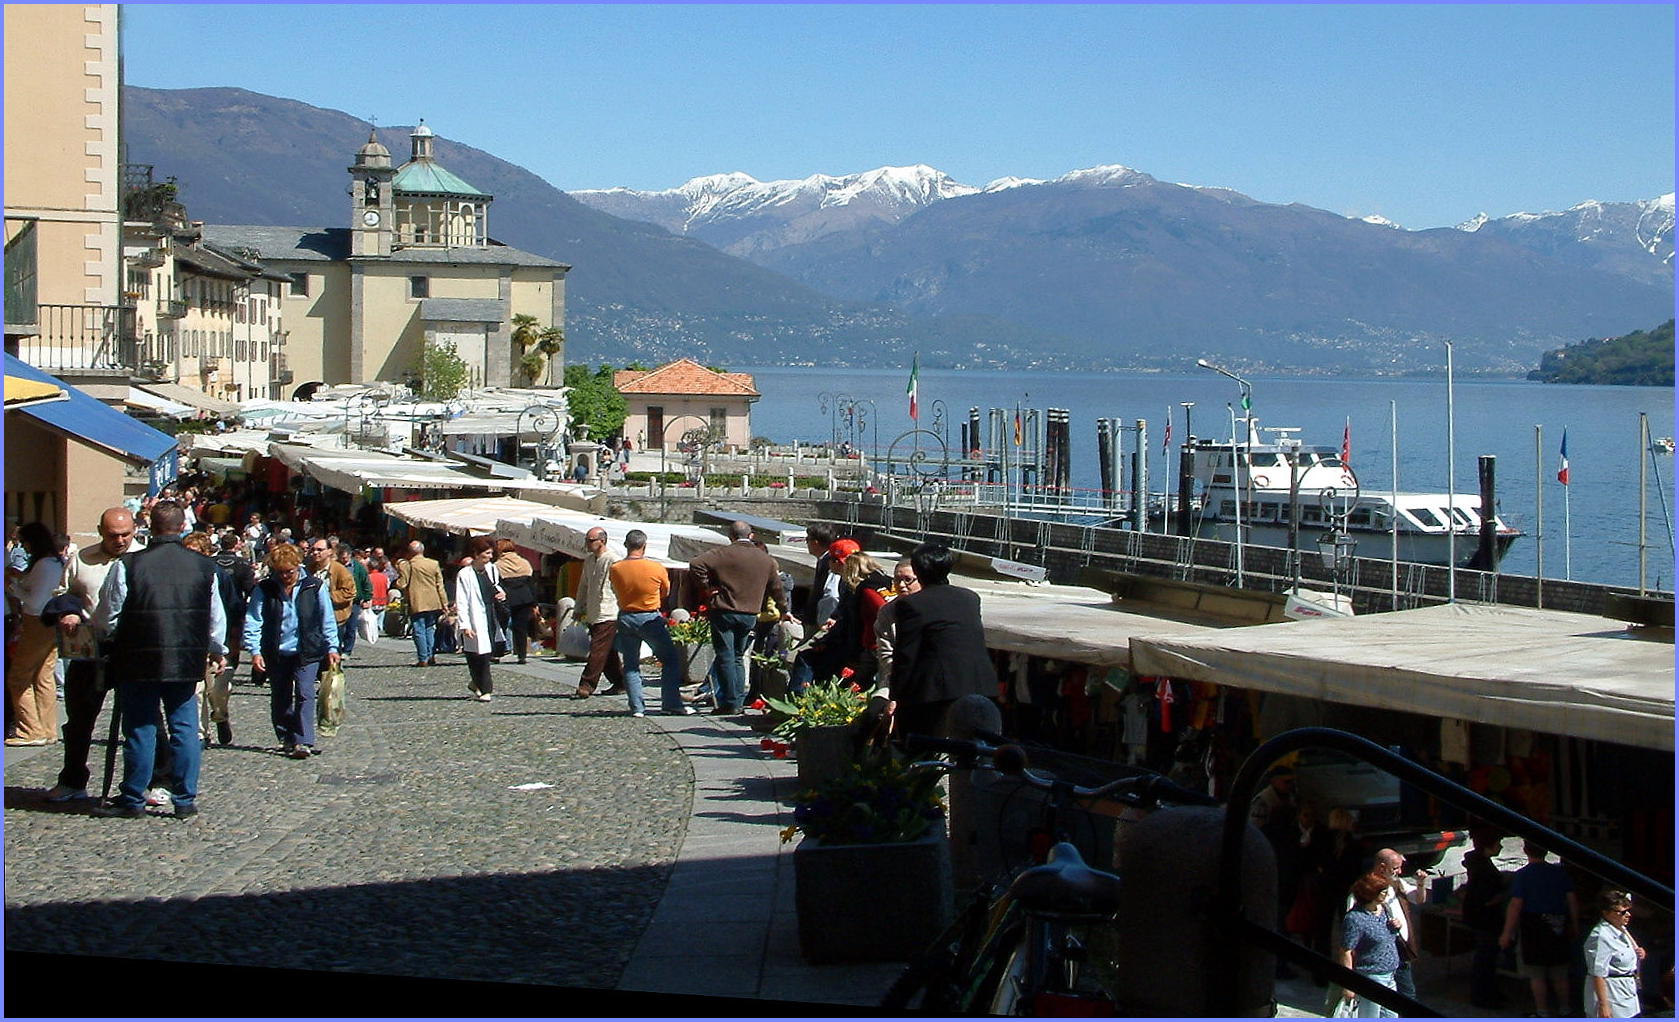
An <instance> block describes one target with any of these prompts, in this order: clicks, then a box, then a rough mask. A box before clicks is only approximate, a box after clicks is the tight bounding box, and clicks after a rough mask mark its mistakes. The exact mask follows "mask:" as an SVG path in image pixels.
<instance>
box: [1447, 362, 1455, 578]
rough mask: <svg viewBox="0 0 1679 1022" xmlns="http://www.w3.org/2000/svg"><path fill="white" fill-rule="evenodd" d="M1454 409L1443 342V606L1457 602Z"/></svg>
mask: <svg viewBox="0 0 1679 1022" xmlns="http://www.w3.org/2000/svg"><path fill="white" fill-rule="evenodd" d="M1456 511H1457V407H1456V405H1455V404H1454V402H1453V397H1452V342H1451V341H1447V342H1446V602H1447V603H1456V602H1457V518H1456Z"/></svg>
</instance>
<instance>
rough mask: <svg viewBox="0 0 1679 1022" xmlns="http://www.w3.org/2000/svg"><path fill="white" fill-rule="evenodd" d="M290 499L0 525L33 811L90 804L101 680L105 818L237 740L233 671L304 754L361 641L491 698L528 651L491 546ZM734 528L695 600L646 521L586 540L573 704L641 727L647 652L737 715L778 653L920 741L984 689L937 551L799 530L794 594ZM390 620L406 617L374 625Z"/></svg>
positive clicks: (671, 674) (957, 596)
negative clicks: (806, 574)
mask: <svg viewBox="0 0 1679 1022" xmlns="http://www.w3.org/2000/svg"><path fill="white" fill-rule="evenodd" d="M295 496H296V495H295V494H283V495H281V496H280V497H278V498H274V499H270V498H267V497H265V496H264V495H263V494H262V493H261V492H260V491H259V490H258V488H257V487H255V486H254V485H253V486H247V487H244V488H240V487H235V486H223V487H218V488H203V489H200V488H198V487H194V486H182V487H180V488H178V489H174V490H166V491H164V492H163V493H162V494H160V495H159V496H158V497H156V498H149V499H147V500H145V501H139V502H131V503H130V504H129V505H126V506H120V507H112V508H108V509H106V510H105V511H104V512H103V513H102V514H101V515H100V516H99V518H98V520H97V524H96V529H97V532H98V535H99V540H98V542H95V543H91V544H88V545H86V546H83V547H81V548H80V549H77V548H76V546H75V545H74V544H73V543H72V542H71V540H70V537H68V536H64V535H54V534H53V533H52V532H51V531H50V530H49V529H47V527H46V526H44V525H42V524H41V523H39V522H32V523H29V524H27V525H23V526H21V527H18V526H14V527H13V528H12V529H11V530H9V535H8V544H7V571H8V581H9V583H10V585H9V586H8V611H9V613H8V616H7V624H8V628H7V639H8V645H9V652H10V655H9V656H8V659H7V663H8V671H7V686H6V687H7V701H6V708H7V713H6V725H7V728H6V744H7V745H8V746H41V745H50V744H54V743H57V742H59V741H60V736H59V728H58V707H57V702H58V698H59V695H60V692H59V691H58V687H59V682H60V679H62V689H63V691H62V696H63V699H64V703H65V707H66V709H65V716H66V723H65V725H64V728H63V736H62V743H63V752H64V756H63V764H62V768H61V769H60V771H59V773H58V777H57V781H56V783H55V784H54V785H53V786H52V788H51V789H50V790H49V791H48V792H47V799H48V800H49V801H52V802H70V801H75V800H80V799H86V798H89V793H88V788H89V781H90V769H89V766H88V762H87V760H88V755H89V750H90V748H91V746H92V740H93V728H94V722H95V720H96V718H97V717H98V716H99V713H100V712H101V710H102V709H103V707H104V705H105V693H106V692H107V691H109V690H110V689H113V688H114V689H116V690H117V692H118V696H117V697H116V699H115V701H114V703H113V709H114V720H115V721H116V722H117V724H118V725H119V726H120V735H121V740H122V747H123V750H124V758H123V771H122V782H121V784H120V785H119V787H118V795H117V797H116V800H115V802H114V804H113V805H112V806H110V807H105V808H107V809H109V810H111V811H113V812H115V813H117V814H119V815H126V816H138V815H143V814H144V812H145V809H146V807H148V806H151V807H156V808H163V807H169V806H173V808H174V810H175V812H176V813H177V815H185V816H190V815H193V814H195V813H196V812H197V772H198V767H199V762H200V758H201V755H202V750H203V749H205V748H208V747H210V746H211V745H212V742H215V743H219V744H220V745H223V746H227V745H231V744H232V743H233V741H234V737H235V735H234V730H235V723H236V722H235V721H234V720H233V719H232V715H231V712H230V703H231V699H230V696H231V692H232V680H233V678H234V672H235V671H237V670H238V669H239V668H240V666H241V663H242V661H243V662H245V663H247V664H248V668H249V673H248V676H247V677H248V681H249V683H250V684H253V685H256V686H266V687H267V689H268V696H269V714H268V716H269V721H268V723H269V726H270V728H271V729H272V731H273V733H274V736H275V740H276V743H277V744H276V747H275V748H274V750H273V751H274V752H275V753H276V754H278V755H280V756H284V757H287V758H292V759H300V760H307V759H309V758H310V757H312V756H315V755H319V754H320V753H321V752H322V748H321V745H320V742H319V735H318V730H317V726H316V724H317V718H318V717H319V715H320V712H321V711H320V708H319V707H318V706H317V701H318V697H319V693H320V691H321V686H322V683H323V680H325V679H327V678H328V677H330V676H331V674H332V672H333V671H335V670H337V669H339V666H340V662H341V661H342V660H343V659H344V658H346V657H350V656H352V655H353V654H354V652H355V649H356V644H357V641H358V638H360V639H361V641H364V642H365V641H367V640H368V639H377V638H378V637H379V636H383V635H386V634H387V633H396V634H406V635H408V636H411V638H412V642H413V645H414V660H413V661H412V667H414V668H428V667H436V666H438V663H439V661H438V654H439V653H452V652H459V653H461V654H462V655H463V657H464V659H465V661H466V667H467V677H466V679H465V680H466V690H467V695H468V697H469V698H470V699H472V700H474V701H477V702H490V701H491V700H492V699H493V698H494V694H495V688H496V685H495V677H494V673H493V671H492V665H493V664H495V663H497V662H500V661H501V660H502V658H504V657H507V658H516V660H517V662H518V663H521V664H523V663H526V662H527V660H528V658H529V656H530V647H531V645H532V643H533V642H534V641H536V637H537V632H538V629H539V627H540V626H541V625H543V624H551V623H552V622H545V621H544V619H543V617H542V615H541V614H540V613H539V610H538V607H539V604H540V603H541V602H542V601H541V592H540V587H539V585H538V581H537V578H536V570H535V568H534V567H533V565H532V564H531V563H530V561H528V560H527V559H526V558H525V557H523V556H522V555H520V553H519V552H518V550H517V548H516V546H515V544H514V543H513V542H512V541H510V540H508V539H506V538H496V537H489V536H478V537H471V538H468V539H466V540H464V541H458V542H457V541H454V540H445V541H444V543H436V544H435V545H434V546H433V547H430V548H428V546H427V545H426V543H425V542H424V541H422V540H419V539H415V540H412V541H409V542H407V543H404V544H402V545H400V546H399V547H397V548H395V549H393V550H392V552H391V554H390V555H389V556H387V554H386V551H385V549H384V548H383V547H381V546H378V545H375V544H372V543H366V542H363V543H361V544H357V543H354V542H351V541H350V539H349V538H348V537H340V536H339V535H337V534H335V533H333V532H329V531H326V530H327V529H328V528H329V527H332V526H341V527H344V528H345V529H346V531H348V530H350V529H353V528H355V525H356V523H353V522H346V521H343V520H342V519H335V518H333V516H332V515H331V514H330V512H325V511H324V510H323V509H319V508H314V507H312V506H310V505H309V504H308V503H307V502H305V501H298V500H296V499H295ZM291 514H295V515H296V518H295V519H294V518H292V517H289V515H291ZM361 524H362V525H364V526H365V525H368V524H376V523H366V522H363V523H361ZM373 535H376V533H369V532H366V531H362V532H360V533H359V536H358V538H361V539H363V540H366V539H367V538H369V537H370V536H373ZM728 538H729V543H728V544H727V545H725V546H721V547H719V548H717V549H715V550H713V551H711V552H709V553H707V554H705V555H702V556H700V557H697V558H695V559H694V560H693V562H692V563H691V564H690V565H689V566H688V567H689V570H688V572H687V580H688V585H689V589H688V590H687V591H686V592H681V593H677V592H673V591H672V582H671V576H670V573H669V572H667V571H666V569H665V568H664V566H663V565H662V564H661V563H660V562H659V561H657V560H655V559H653V558H650V557H648V556H647V542H646V536H645V534H643V533H642V532H641V531H640V530H636V529H630V530H628V531H627V532H626V533H625V534H624V535H622V536H620V537H612V536H609V535H608V532H607V530H606V529H605V528H596V529H593V530H591V531H590V532H589V533H588V536H587V546H588V555H587V556H586V557H585V558H584V559H583V564H582V566H581V567H582V570H581V578H580V582H579V585H578V588H577V593H576V597H575V599H574V600H572V599H562V600H560V601H559V606H560V607H562V608H565V607H569V608H570V610H571V611H572V613H574V615H575V617H574V620H575V622H576V623H577V624H579V625H582V626H583V627H584V628H586V629H587V633H588V657H587V661H586V663H585V665H584V668H583V672H582V677H581V678H580V680H579V683H578V685H577V687H576V689H575V691H574V692H573V697H574V698H577V699H587V698H590V697H592V696H597V695H599V696H607V695H614V694H619V693H622V694H623V695H624V696H625V697H626V701H627V704H628V705H627V712H628V714H629V715H630V716H632V717H641V716H645V715H646V714H647V712H649V711H648V706H647V702H646V699H645V696H644V690H643V686H642V677H641V649H642V647H643V646H645V647H646V649H647V650H648V651H650V652H651V654H652V657H653V658H654V659H655V660H656V661H657V662H658V664H659V678H658V686H659V701H658V711H659V712H663V713H668V714H677V715H688V714H693V713H696V712H698V709H697V708H698V707H699V706H703V705H706V704H707V703H709V704H710V705H711V706H712V712H713V713H715V714H719V715H732V714H739V713H741V712H743V710H744V709H745V708H746V707H747V706H748V705H749V704H750V703H751V702H752V701H753V700H754V699H755V698H756V696H757V695H758V692H757V691H756V686H755V683H754V678H755V672H753V671H750V670H748V655H749V653H751V652H753V651H761V650H766V649H775V648H777V647H779V648H782V649H785V650H787V651H788V652H787V655H788V656H789V657H790V658H791V659H792V661H793V662H792V665H791V686H792V688H793V690H794V691H795V692H797V691H799V690H802V689H803V687H805V686H807V685H808V684H810V683H811V682H812V681H813V680H815V679H818V678H821V679H830V678H839V677H842V676H843V677H845V678H848V679H850V681H851V683H853V684H857V685H858V686H859V688H860V689H863V690H866V691H871V690H872V691H871V694H872V695H873V699H872V700H871V701H870V703H869V715H870V717H871V719H872V720H874V721H878V720H880V719H882V718H884V717H886V716H889V715H894V714H895V715H896V716H897V718H898V719H899V721H900V722H901V725H902V728H901V729H907V730H917V731H931V730H936V729H937V727H938V722H939V716H940V714H941V713H942V711H943V710H944V708H945V707H947V706H948V705H949V704H950V703H951V702H953V701H954V700H955V699H956V698H958V697H959V696H961V695H965V694H967V693H969V692H979V693H981V694H984V695H988V696H990V695H994V694H995V673H994V671H993V669H992V667H991V665H990V662H989V659H988V656H987V653H986V649H985V644H984V633H983V629H982V627H981V624H980V618H979V600H978V597H977V596H975V595H974V594H973V593H971V592H969V591H967V590H964V589H959V588H957V587H955V586H951V585H949V584H948V576H949V573H950V567H951V563H952V558H951V554H950V551H949V550H948V549H946V548H944V547H942V546H938V545H936V544H929V545H926V546H924V547H922V548H921V549H918V550H917V551H916V552H915V553H914V554H913V555H912V556H911V557H907V558H904V559H903V560H902V561H901V562H899V563H898V564H897V565H896V566H895V567H894V568H893V569H892V572H891V574H888V573H887V571H886V570H885V569H884V568H883V566H882V565H880V564H878V563H877V562H876V561H875V560H874V559H873V558H871V557H870V556H869V555H868V554H866V553H864V552H863V551H862V549H861V547H860V545H859V544H858V543H857V542H856V541H855V540H853V539H850V538H842V537H836V536H834V535H833V534H832V533H831V532H829V531H828V530H827V528H826V527H824V526H821V525H813V526H811V528H810V529H809V532H808V544H809V548H810V551H811V553H812V554H813V555H815V556H816V557H817V566H816V578H815V582H814V584H813V585H812V586H811V588H810V590H809V595H808V597H806V598H804V599H802V600H800V601H799V605H797V606H795V600H794V593H793V587H792V585H791V582H790V579H789V578H788V577H787V576H786V575H784V574H783V573H782V572H781V571H780V568H779V566H778V565H777V564H776V562H775V561H774V559H773V558H771V556H770V555H769V553H768V552H767V550H766V548H765V546H764V544H763V543H762V542H761V541H759V540H757V539H756V537H755V536H754V535H753V533H752V529H751V527H750V526H748V525H747V524H746V523H744V522H735V523H732V524H731V525H730V526H729V529H728ZM445 544H447V546H446V547H445ZM439 558H441V559H439ZM183 580H186V581H183ZM189 582H190V584H188V583H189ZM200 582H202V583H203V584H202V585H200V584H199V583H200ZM200 590H202V591H200ZM160 601H161V602H160ZM682 604H686V605H687V606H690V607H694V608H696V609H695V611H694V613H697V614H700V615H703V616H704V618H705V619H706V620H707V622H708V623H709V625H710V634H711V641H712V646H713V650H714V652H715V654H716V656H715V658H714V661H713V664H714V666H713V669H712V670H711V672H710V673H709V674H708V675H707V676H706V678H705V679H704V681H705V683H706V684H705V685H704V686H703V687H700V686H696V685H689V684H687V682H688V680H689V679H687V678H686V677H685V669H686V664H685V662H684V660H683V658H682V656H681V654H680V652H679V651H678V649H677V647H676V644H675V643H674V642H673V641H672V639H671V634H670V625H671V623H672V622H673V621H680V620H682V619H684V618H685V617H686V615H687V614H688V611H686V610H684V609H682V608H681V605H682ZM393 612H394V613H398V614H400V617H398V618H397V619H395V620H392V621H387V616H388V615H391V614H392V613H393ZM397 625H400V627H388V626H397ZM550 634H551V633H550ZM603 675H604V677H605V678H606V680H607V681H608V682H609V684H610V687H608V688H606V689H604V690H602V689H601V688H600V681H601V679H602V676H603ZM115 734H116V732H115V731H113V735H115Z"/></svg>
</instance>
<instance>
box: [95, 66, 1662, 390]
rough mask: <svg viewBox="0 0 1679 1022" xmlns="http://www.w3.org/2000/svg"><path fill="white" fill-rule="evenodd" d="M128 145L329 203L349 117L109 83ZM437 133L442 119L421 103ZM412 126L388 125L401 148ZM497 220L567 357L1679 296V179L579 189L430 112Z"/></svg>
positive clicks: (1046, 359)
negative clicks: (1454, 215) (1501, 207)
mask: <svg viewBox="0 0 1679 1022" xmlns="http://www.w3.org/2000/svg"><path fill="white" fill-rule="evenodd" d="M125 101H126V106H125V138H126V141H127V144H128V148H129V152H130V159H131V160H133V161H135V162H141V163H151V164H153V165H154V166H155V167H156V173H157V175H158V176H160V177H167V176H176V177H177V178H178V183H179V184H180V186H181V196H182V200H183V201H184V202H185V203H186V204H187V206H188V209H189V211H190V213H191V215H192V216H194V217H195V218H199V219H205V220H214V221H218V222H223V223H253V224H264V223H266V224H294V225H299V226H339V225H341V224H342V223H343V222H344V221H345V219H346V217H347V215H348V210H347V208H346V206H345V201H344V199H343V194H344V188H345V183H346V178H345V170H344V168H345V167H346V166H347V163H348V158H349V155H350V154H351V153H353V152H354V150H355V148H356V147H357V146H358V145H359V144H360V143H361V142H362V141H364V140H365V139H366V137H367V131H368V126H367V124H366V122H364V121H361V120H359V119H356V118H353V117H350V116H349V115H346V114H343V113H339V112H337V111H331V110H323V109H320V108H317V107H312V106H309V105H307V104H303V103H299V102H296V101H293V100H286V99H279V98H275V97H269V96H263V95H260V94H257V93H251V92H247V91H244V90H239V89H196V90H154V89H143V88H136V87H129V88H128V89H127V90H126V91H125ZM434 127H437V128H441V129H443V130H447V128H448V126H447V125H440V126H434ZM407 133H408V129H406V128H399V127H392V128H381V129H379V130H378V134H379V136H380V139H381V141H383V142H384V143H385V144H386V145H387V146H388V147H389V148H390V149H391V151H392V152H393V153H394V154H397V155H398V157H399V158H401V156H402V155H403V154H405V153H406V152H407V149H408V145H407V138H406V136H407ZM436 151H437V157H438V160H439V161H440V162H441V163H443V164H444V165H445V166H447V167H449V168H450V169H451V170H452V171H454V172H455V173H457V174H459V175H460V176H461V177H463V178H465V179H466V180H467V181H469V182H471V183H473V184H474V185H475V186H477V187H478V188H480V189H483V190H485V191H488V192H491V193H492V194H494V195H495V196H496V200H495V203H494V205H493V206H492V207H491V211H490V229H491V234H492V236H493V237H495V238H496V239H497V240H499V241H503V242H506V243H508V244H511V245H515V246H517V247H520V248H524V249H528V250H530V251H532V252H537V253H539V254H542V255H546V256H550V257H552V258H556V259H560V260H563V261H565V262H568V263H571V264H572V265H573V266H574V267H575V269H574V270H573V271H572V273H571V275H570V280H569V283H568V296H569V302H568V318H567V324H566V327H567V333H568V335H569V337H570V339H571V345H570V351H571V353H572V357H573V359H574V360H582V361H588V360H599V359H606V360H617V361H622V360H626V359H630V358H636V359H641V360H643V361H646V360H650V359H662V358H666V357H670V356H674V355H677V354H687V355H692V356H694V357H696V358H699V359H701V360H703V361H706V362H710V363H713V364H730V363H732V364H766V363H768V364H777V363H779V364H805V363H814V364H853V365H882V364H896V363H897V362H900V361H902V362H906V363H907V361H908V355H909V353H910V352H911V351H920V353H921V358H922V362H923V364H925V365H928V366H929V367H932V366H970V367H973V366H978V367H994V366H1017V367H1024V366H1036V367H1064V368H1111V367H1120V366H1133V367H1150V366H1152V367H1162V368H1165V367H1176V366H1183V365H1187V364H1189V363H1190V362H1193V360H1194V358H1196V357H1198V356H1210V357H1215V358H1220V359H1224V360H1226V361H1227V362H1228V363H1229V364H1232V365H1235V366H1238V367H1247V368H1250V369H1255V368H1263V369H1272V370H1290V369H1292V370H1296V371H1316V372H1335V371H1375V372H1390V371H1395V372H1397V371H1406V370H1410V369H1415V368H1417V367H1420V366H1424V365H1432V364H1435V363H1437V362H1438V361H1439V356H1438V345H1437V344H1435V343H1433V342H1436V341H1439V340H1442V339H1449V340H1453V341H1454V342H1457V349H1456V350H1457V352H1458V361H1459V364H1460V365H1463V366H1464V367H1465V368H1474V367H1481V368H1500V369H1511V370H1514V369H1522V370H1524V371H1525V369H1526V368H1528V367H1531V365H1532V364H1534V362H1535V361H1536V360H1537V356H1538V353H1539V352H1541V351H1544V350H1546V349H1549V348H1554V347H1556V346H1558V345H1559V344H1565V343H1568V342H1570V341H1574V340H1578V339H1580V338H1581V337H1586V336H1593V335H1605V334H1618V333H1625V332H1627V331H1628V330H1631V329H1636V328H1639V327H1642V326H1648V325H1649V324H1650V323H1655V322H1660V321H1661V320H1663V319H1666V318H1667V317H1668V316H1670V315H1671V311H1672V307H1673V263H1672V259H1673V196H1672V195H1671V194H1670V195H1667V196H1663V197H1662V198H1660V199H1653V200H1649V201H1647V202H1640V203H1618V202H1616V203H1604V202H1589V203H1583V204H1581V205H1579V206H1576V207H1574V208H1573V209H1570V210H1567V211H1564V212H1562V213H1547V214H1531V215H1530V214H1519V215H1517V216H1512V217H1504V218H1500V219H1496V220H1492V219H1487V218H1485V217H1478V218H1476V219H1475V220H1472V221H1470V222H1468V223H1466V224H1464V225H1462V226H1461V227H1460V228H1458V229H1453V228H1438V229H1431V230H1422V231H1410V230H1405V229H1403V228H1398V227H1396V226H1395V225H1391V224H1388V223H1386V222H1385V221H1380V219H1379V218H1371V219H1370V220H1363V219H1356V218H1349V217H1345V216H1340V215H1337V214H1334V213H1329V212H1326V211H1324V210H1319V209H1313V208H1311V207H1308V206H1303V205H1286V206H1284V205H1276V204H1270V203H1264V202H1260V201H1258V200H1255V199H1252V198H1250V197H1248V196H1245V195H1242V194H1241V193H1239V192H1236V191H1233V190H1230V189H1225V188H1212V187H1199V186H1190V185H1181V184H1170V183H1166V182H1162V181H1159V180H1157V179H1155V178H1153V177H1151V176H1150V175H1148V174H1146V173H1143V172H1141V171H1138V170H1134V169H1131V168H1127V167H1123V166H1105V167H1097V168H1091V169H1088V170H1081V171H1074V172H1071V173H1069V174H1066V175H1064V176H1062V177H1060V178H1057V179H1055V180H1050V181H1040V180H1032V179H1021V178H1005V179H1001V180H998V181H993V182H990V183H988V184H986V185H983V186H973V185H966V184H962V183H959V182H957V181H954V180H953V179H951V178H950V177H949V175H946V174H944V173H942V172H940V171H938V170H935V169H933V168H931V167H925V166H915V167H907V168H892V167H886V168H880V169H878V170H874V171H869V172H867V173H863V174H854V175H847V176H838V177H831V176H826V175H814V176H812V177H808V178H804V179H802V180H799V181H773V182H760V181H756V180H754V179H753V178H751V177H750V176H748V175H746V174H741V173H732V174H718V175H712V176H708V177H702V178H696V179H694V180H693V181H689V182H687V183H686V184H684V185H682V186H680V187H677V188H673V189H669V190H666V191H657V192H636V191H631V190H628V189H607V190H599V191H579V192H573V193H571V194H570V195H568V194H566V193H563V192H561V191H559V190H558V189H555V188H553V187H552V186H551V185H549V184H548V183H547V182H545V181H543V180H542V179H540V178H539V177H537V176H536V175H534V174H532V173H530V172H529V171H527V170H525V169H523V168H521V167H518V166H516V165H513V164H511V163H508V162H506V161H503V160H500V159H498V158H497V157H495V156H493V155H491V154H489V153H485V152H483V151H481V150H478V149H474V148H471V147H469V146H464V145H461V144H458V143H454V142H450V141H449V140H447V139H446V138H444V137H441V136H440V137H439V138H438V139H437V142H436Z"/></svg>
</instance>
